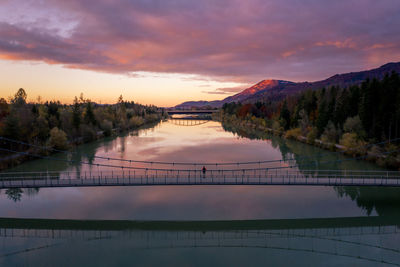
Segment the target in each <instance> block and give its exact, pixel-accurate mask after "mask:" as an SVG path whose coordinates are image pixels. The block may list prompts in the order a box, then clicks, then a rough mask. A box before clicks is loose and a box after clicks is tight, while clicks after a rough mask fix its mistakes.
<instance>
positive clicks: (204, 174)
mask: <svg viewBox="0 0 400 267" xmlns="http://www.w3.org/2000/svg"><path fill="white" fill-rule="evenodd" d="M201 171H202V172H203V178H206V171H207V169H206V166H203V168H202V169H201Z"/></svg>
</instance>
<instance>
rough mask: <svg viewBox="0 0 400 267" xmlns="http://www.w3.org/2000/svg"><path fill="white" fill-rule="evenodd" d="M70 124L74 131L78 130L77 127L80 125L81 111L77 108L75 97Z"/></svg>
mask: <svg viewBox="0 0 400 267" xmlns="http://www.w3.org/2000/svg"><path fill="white" fill-rule="evenodd" d="M72 124H73V125H74V127H75V129H76V130H78V129H79V126H80V125H81V111H80V107H79V101H78V98H77V97H76V96H75V99H74V105H73V107H72Z"/></svg>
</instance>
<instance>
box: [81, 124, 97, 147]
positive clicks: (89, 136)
mask: <svg viewBox="0 0 400 267" xmlns="http://www.w3.org/2000/svg"><path fill="white" fill-rule="evenodd" d="M81 135H82V138H83V142H85V143H86V142H90V141H93V140H95V139H96V131H95V130H94V129H93V127H91V126H88V125H86V124H83V125H81Z"/></svg>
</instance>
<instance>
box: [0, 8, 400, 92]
mask: <svg viewBox="0 0 400 267" xmlns="http://www.w3.org/2000/svg"><path fill="white" fill-rule="evenodd" d="M19 3H20V4H21V5H22V3H23V2H20V1H6V2H4V3H2V4H0V9H3V10H6V9H7V5H13V6H18V4H19ZM28 3H32V4H31V9H27V4H26V2H24V7H25V9H26V10H25V11H24V12H25V13H24V14H23V15H24V18H25V17H31V18H32V20H35V21H36V22H37V23H30V24H27V22H26V21H18V19H15V17H12V16H11V14H10V15H7V14H6V15H4V14H2V18H1V19H0V21H2V22H1V23H0V36H1V39H0V58H3V59H14V60H18V59H22V60H40V61H45V62H48V63H58V64H64V65H65V66H67V67H72V68H81V69H90V70H95V71H106V72H116V73H132V72H136V71H150V72H165V73H187V74H196V75H206V76H212V77H213V78H215V79H224V80H230V81H240V82H255V81H257V80H261V79H266V78H279V79H285V80H295V81H296V80H303V79H310V80H313V79H319V78H324V77H326V76H328V75H330V74H334V73H340V72H347V71H357V70H361V69H365V68H372V67H376V66H379V65H381V64H384V63H386V62H388V61H400V28H399V27H398V25H400V15H399V14H400V2H399V1H397V0H385V1H373V0H348V1H321V0H305V1H296V0H281V1H262V0H249V1H239V0H219V1H211V0H204V1H189V0H175V1H163V0H154V1H145V0H129V1H128V0H120V1H108V0H99V1H96V3H93V2H91V1H78V0H70V1H61V0H58V1H56V0H54V1H42V2H41V3H40V5H39V6H38V7H37V8H35V1H33V2H28ZM0 11H1V10H0ZM2 13H4V12H2ZM60 14H62V16H63V17H62V18H63V19H62V21H59V22H57V19H53V18H57V17H59V15H60ZM44 21H47V22H48V24H51V25H46V23H44ZM71 25H73V27H72V26H71ZM71 27H72V28H71ZM60 33H65V34H60ZM224 92H227V90H217V91H214V92H210V93H224Z"/></svg>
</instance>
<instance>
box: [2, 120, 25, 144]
mask: <svg viewBox="0 0 400 267" xmlns="http://www.w3.org/2000/svg"><path fill="white" fill-rule="evenodd" d="M20 132H21V128H20V125H19V122H18V118H17V117H16V116H15V115H9V116H7V118H6V121H5V127H4V136H5V137H8V138H11V139H19V138H20Z"/></svg>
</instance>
